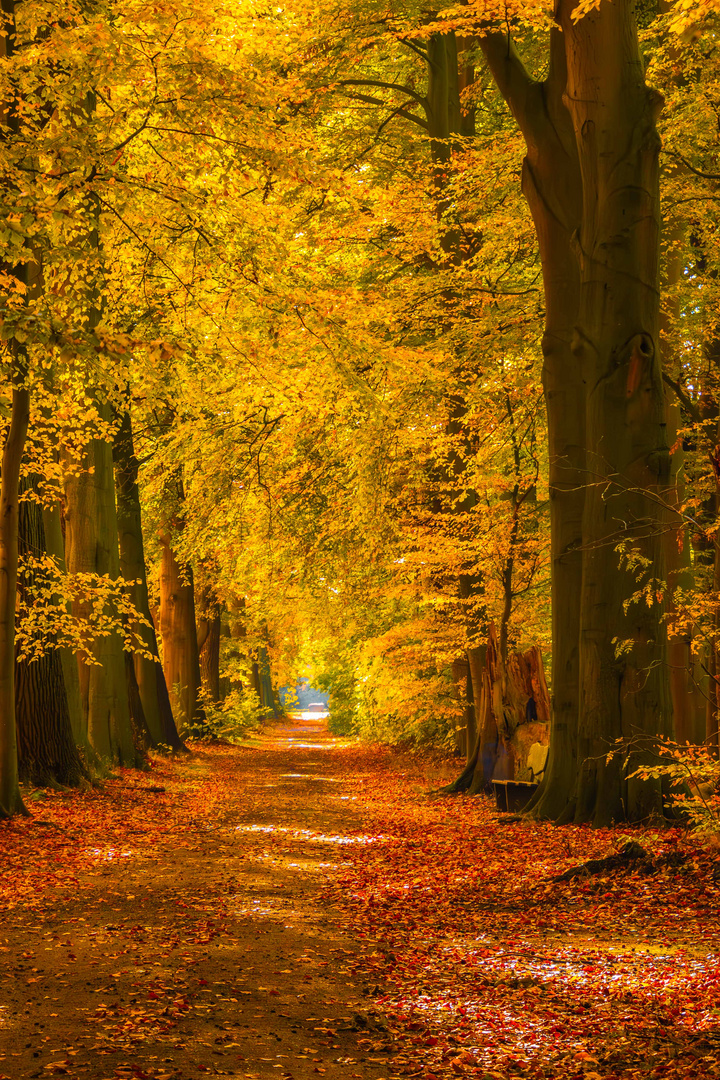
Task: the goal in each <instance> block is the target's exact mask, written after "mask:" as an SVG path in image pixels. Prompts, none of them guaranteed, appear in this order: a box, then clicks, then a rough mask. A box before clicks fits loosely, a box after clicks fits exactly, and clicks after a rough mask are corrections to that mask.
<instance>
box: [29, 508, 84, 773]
mask: <svg viewBox="0 0 720 1080" xmlns="http://www.w3.org/2000/svg"><path fill="white" fill-rule="evenodd" d="M42 519H43V528H44V531H45V545H46V550H47V553H48V555H51V556H52V557H53V560H54V561H55V563H56V564H57V566H58V567H59V568H60V570H61V572H62V573H66V572H67V567H66V564H65V540H64V539H63V534H62V520H61V512H60V503H59V502H57V503H55V505H54V506H43V508H42ZM69 608H70V605H68V610H69ZM57 652H58V654H59V657H60V664H61V667H62V672H63V682H64V684H65V696H66V698H67V704H68V714H69V717H70V727H71V729H72V734H73V742H74V743H75V745H76V746H79V747H80V748H81V750H82V753H83V755H84V756H85V757H86V758H90V759H92V758H93V757H94V751H93V749H92V747H91V746H90V743H89V741H88V737H87V729H86V727H85V723H84V721H83V715H82V701H81V698H80V675H79V673H78V664H77V658H76V656H75V654H74V653H73V652H71V650H70V649H68V648H66V647H63V648H60V649H58V650H57Z"/></svg>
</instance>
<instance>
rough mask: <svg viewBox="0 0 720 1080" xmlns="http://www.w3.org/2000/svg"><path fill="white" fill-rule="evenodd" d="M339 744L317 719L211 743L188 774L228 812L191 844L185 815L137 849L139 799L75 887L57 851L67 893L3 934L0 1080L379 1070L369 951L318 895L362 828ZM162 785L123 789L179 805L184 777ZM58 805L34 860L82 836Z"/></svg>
mask: <svg viewBox="0 0 720 1080" xmlns="http://www.w3.org/2000/svg"><path fill="white" fill-rule="evenodd" d="M337 745H338V744H337V742H336V741H335V740H333V739H331V738H330V737H329V736H328V735H327V733H324V732H323V731H322V729H321V727H320V725H319V724H318V723H317V722H316V723H314V724H311V725H305V726H304V727H293V728H286V729H283V728H277V729H275V730H274V732H273V738H272V739H266V740H265V741H264V743H263V744H261V747H260V748H258V749H250V750H244V751H238V750H232V749H231V750H229V751H227V752H226V753H225V754H223V753H222V751H218V750H216V751H215V752H213V753H212V754H210V755H208V754H203V753H202V751H200V753H198V754H197V755H195V756H194V757H193V758H192V759H190V760H189V761H188V762H187V763H183V765H182V766H181V771H182V773H183V775H184V776H185V777H187V776H188V775H189V776H190V778H191V779H192V778H193V777H194V778H195V780H196V783H197V784H198V787H199V789H200V792H201V793H202V791H203V788H204V787H208V786H209V788H210V792H212V794H210V793H208V796H207V797H208V798H209V799H212V797H213V795H214V796H215V801H214V803H213V805H214V808H215V814H214V815H212V814H211V815H208V817H206V818H205V819H203V818H201V817H197V818H195V819H194V820H193V819H190V820H187V821H186V822H185V823H184V824H185V828H186V830H187V835H186V836H183V831H182V827H183V822H182V821H180V822H179V823H178V820H177V815H178V809H180V810H182V807H180V808H178V806H177V805H176V806H174V807H173V808H172V819H173V823H174V829H175V833H176V835H177V841H178V844H179V845H183V846H174V845H173V844H172V843H167V842H165V841H164V840H163V837H162V834H160V836H159V838H158V843H157V852H156V855H154V854H153V853H151V852H148V851H147V850H140V851H136V850H134V849H133V832H132V825H133V820H132V806H131V805H128V806H127V807H126V809H127V812H128V826H129V831H126V830H123V829H120V830H119V831H118V834H117V835H116V837H115V838H114V842H113V838H112V837H111V842H110V843H109V844H108V843H107V842H106V844H105V847H104V848H97V849H95V851H94V854H95V865H94V866H92V867H90V868H87V869H83V868H82V866H81V867H80V872H79V873H78V874H77V876H76V878H75V883H76V884H75V885H74V887H71V889H70V890H68V889H67V888H65V887H63V873H62V856H61V855H59V859H60V865H57V866H56V867H55V870H56V873H57V875H58V880H57V890H58V891H57V893H56V895H53V891H55V890H52V891H46V893H45V895H41V897H40V898H39V901H38V902H36V903H34V905H33V906H31V907H30V908H29V909H28V908H27V907H26V906H25V902H24V901H29V902H32V901H33V899H34V898H33V897H31V896H27V895H26V896H25V897H23V896H21V897H20V898H19V901H20V902H19V903H18V906H16V907H14V908H13V909H12V910H11V911H9V912H8V913H7V914H6V915H5V917H4V918H3V920H2V925H1V926H0V949H2V952H0V961H1V962H2V968H3V979H2V982H1V983H0V1076H6V1077H10V1078H11V1080H19V1078H23V1080H24V1078H26V1077H27V1078H29V1077H33V1078H36V1077H41V1076H54V1075H58V1076H61V1075H64V1076H69V1077H75V1076H77V1077H84V1078H87V1080H95V1078H98V1080H105V1078H108V1080H109V1078H115V1077H128V1078H141V1080H145V1078H152V1080H170V1078H172V1080H191V1078H192V1080H196V1078H200V1077H204V1076H207V1075H208V1074H211V1075H219V1076H252V1077H261V1078H264V1077H281V1078H286V1077H293V1078H294V1080H304V1078H307V1077H312V1078H313V1080H317V1077H318V1075H319V1074H323V1073H325V1074H327V1075H328V1076H329V1077H330V1076H347V1077H359V1076H362V1077H370V1078H372V1077H375V1076H382V1075H383V1074H384V1073H385V1072H386V1069H385V1064H384V1063H385V1060H386V1058H385V1055H384V1054H383V1049H384V1048H385V1046H386V1043H387V1037H386V1032H385V1025H384V1022H383V1020H382V1018H381V1017H380V1016H379V1014H377V1013H376V1012H375V1011H374V1010H373V1009H372V1008H371V1007H368V1004H367V1002H366V1000H365V998H364V996H363V987H362V986H361V985H360V984H359V983H358V981H357V979H355V978H353V977H351V976H350V975H349V974H348V970H347V968H348V964H347V957H348V956H353V957H354V956H355V955H356V953H357V949H358V943H357V942H355V941H353V940H352V939H351V938H349V937H348V936H347V935H344V934H343V933H341V932H340V931H339V929H338V926H337V919H335V920H334V919H333V917H332V913H331V912H328V911H327V910H326V908H325V906H324V904H323V903H322V902H321V901H320V891H321V889H322V887H323V885H324V883H325V879H326V877H327V875H328V874H331V873H332V872H333V870H334V869H335V868H336V866H337V863H338V860H339V859H340V860H342V855H343V850H344V846H345V845H344V842H345V841H346V840H352V839H353V838H354V837H355V834H356V833H357V831H358V830H357V825H356V822H355V820H354V815H353V812H352V810H351V809H350V807H351V806H352V803H350V802H348V801H347V800H346V799H344V797H343V795H342V791H343V784H342V780H341V779H339V778H338V777H336V776H333V775H332V767H333V750H334V749H336V748H337ZM126 775H127V776H130V774H126ZM156 781H157V777H156V776H153V777H152V778H150V779H148V778H145V777H141V778H140V779H139V780H138V779H137V778H136V779H135V785H133V783H132V780H131V779H128V780H127V783H128V785H129V786H130V788H131V794H130V800H129V801H132V800H131V796H132V788H133V787H134V788H135V792H136V794H137V793H138V789H139V795H140V796H142V797H144V798H145V799H146V800H147V799H148V798H149V799H155V800H162V801H164V800H166V799H168V798H171V797H172V781H165V782H164V784H163V785H158V784H157V782H156ZM218 781H219V785H220V794H221V796H222V797H221V799H220V800H217V794H218V792H217V788H216V786H215V785H216V784H217V783H218ZM158 786H162V787H164V790H161V791H155V792H153V791H152V790H150V789H151V788H153V787H158ZM53 804H54V805H53V807H52V809H55V810H57V811H58V813H59V816H58V813H55V814H52V813H51V812H50V811H49V810H45V812H46V813H47V814H48V816H47V817H43V816H42V813H43V811H41V810H38V809H36V810H35V813H36V815H37V817H36V820H35V821H34V822H32V823H29V824H28V823H15V824H14V828H15V829H16V830H17V829H20V830H25V834H26V836H27V838H28V841H29V843H28V850H27V851H26V855H27V858H28V859H29V860H30V861H31V862H32V860H33V858H34V857H35V853H34V852H33V850H32V841H33V840H34V839H36V838H38V835H39V836H40V843H41V844H45V843H46V838H47V836H48V834H49V835H50V839H51V841H52V840H54V839H55V836H56V834H57V832H58V831H59V832H60V833H61V834H66V833H67V832H68V829H69V828H70V826H69V825H68V824H67V823H66V822H64V821H63V820H62V813H61V811H62V806H61V805H58V801H57V800H54V801H53ZM187 809H190V808H187ZM154 812H155V813H157V811H156V810H155V811H154ZM6 828H7V826H6ZM188 835H189V836H190V838H191V839H190V842H189V841H188V838H187V836H188ZM73 838H74V839H75V840H76V841H80V842H81V841H82V835H81V831H80V832H78V831H77V830H76V831H75V832H74V833H73ZM94 842H97V841H94ZM188 843H189V846H185V845H188ZM44 851H45V849H44V848H42V849H41V851H40V853H39V854H38V858H43V857H44V856H43V852H44ZM90 851H91V854H92V849H90ZM359 1038H364V1039H365V1040H366V1041H365V1044H364V1047H359V1046H358V1039H359Z"/></svg>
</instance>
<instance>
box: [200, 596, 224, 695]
mask: <svg viewBox="0 0 720 1080" xmlns="http://www.w3.org/2000/svg"><path fill="white" fill-rule="evenodd" d="M220 632H221V620H220V605H219V604H218V603H217V601H216V600H215V597H214V592H213V589H212V587H211V586H210V585H208V584H205V585H203V587H202V589H201V590H200V596H199V600H198V623H197V639H198V650H199V652H200V678H201V681H202V688H203V690H204V692H205V693H206V694H207V696H208V698H209V700H210V701H212V702H214V703H217V702H219V701H220Z"/></svg>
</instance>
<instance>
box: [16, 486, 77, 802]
mask: <svg viewBox="0 0 720 1080" xmlns="http://www.w3.org/2000/svg"><path fill="white" fill-rule="evenodd" d="M30 486H31V485H30V484H29V483H28V482H21V485H20V489H21V491H23V490H27V489H28V488H29V487H30ZM45 551H46V543H45V529H44V526H43V513H42V509H41V507H40V506H39V505H38V504H37V503H36V502H33V501H27V500H26V501H23V502H21V503H20V504H19V552H20V555H28V554H31V555H39V554H41V553H43V552H45ZM29 583H30V579H29V576H28V574H27V573H26V574H24V575H23V579H22V582H21V584H20V590H22V589H23V588H24V587H26V586H27V585H28V584H29ZM15 714H16V721H17V739H18V766H19V773H20V778H21V779H22V780H23V781H25V782H27V783H31V784H36V785H39V786H43V785H47V784H62V785H71V786H72V785H77V784H79V783H80V782H81V781H82V780H83V779H85V778H87V773H86V770H85V768H84V766H83V763H82V761H81V759H80V755H79V754H78V751H77V747H76V745H75V740H74V738H73V729H72V724H71V720H70V709H69V706H68V695H67V691H66V688H65V679H64V673H63V665H62V660H61V657H60V654H59V650H57V649H55V648H52V647H49V648H48V649H47V650H46V651H45V653H44V654H43V655H42V656H41V657H40V658H39V659H38V660H33V661H32V662H28V661H27V660H20V661H18V662H17V663H16V667H15Z"/></svg>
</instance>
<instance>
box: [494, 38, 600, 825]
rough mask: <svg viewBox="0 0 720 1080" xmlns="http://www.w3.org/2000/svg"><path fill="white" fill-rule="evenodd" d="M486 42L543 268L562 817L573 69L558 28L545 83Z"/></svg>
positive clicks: (505, 43) (572, 702)
mask: <svg viewBox="0 0 720 1080" xmlns="http://www.w3.org/2000/svg"><path fill="white" fill-rule="evenodd" d="M481 45H482V49H483V52H484V54H485V58H486V60H487V63H488V66H489V68H490V71H491V72H492V75H493V77H494V79H495V82H496V83H497V86H498V89H499V90H500V92H501V94H502V95H503V96H504V98H505V100H506V101H507V103H508V106H509V108H510V110H511V112H512V113H513V115H514V117H515V119H516V121H517V123H518V126H519V128H520V130H521V131H522V133H523V136H524V138H525V142H526V146H527V156H526V158H525V160H524V162H523V171H522V188H523V193H524V195H525V198H526V199H527V202H528V206H529V207H530V212H531V214H532V217H533V221H534V223H535V230H536V233H537V238H538V246H539V249H540V259H541V263H542V269H543V286H544V292H545V332H544V334H543V342H542V348H543V388H544V391H545V404H546V408H547V423H548V451H549V488H550V558H551V596H552V651H553V679H552V703H553V710H552V733H551V738H550V756H549V760H548V766H547V770H546V780H545V783H544V784H543V785H542V787H541V789H540V792H539V796H538V799H537V801H536V805H535V809H534V812H535V813H536V814H537V815H538V816H540V817H549V818H553V819H559V818H560V817H561V816H562V815H563V814H566V813H567V812H568V807H569V800H570V797H571V796H570V792H571V790H572V785H573V783H574V780H575V775H576V771H577V726H578V715H579V709H580V683H579V639H580V597H581V593H582V588H581V584H582V515H583V505H584V497H585V484H586V474H585V381H584V379H583V373H582V371H581V369H580V366H579V365H578V363H577V360H576V358H575V357H574V355H573V352H572V342H573V334H574V329H575V323H576V320H577V314H578V310H579V306H580V270H579V266H578V260H577V256H576V252H575V247H574V241H573V237H574V235H575V234H576V232H577V230H578V229H579V226H580V219H581V214H582V179H581V175H580V163H579V160H578V154H577V148H576V144H575V134H574V131H573V127H572V123H571V120H570V116H569V113H568V111H567V109H566V107H565V104H564V101H563V94H564V91H565V84H566V79H567V70H566V62H565V42H564V36H563V34H562V33H561V32H560V30H558V29H554V30H552V31H551V34H550V62H549V68H548V75H547V78H546V80H545V81H544V82H543V83H536V82H534V81H533V80H532V79H531V78H530V77H529V76H528V74H527V72H526V71H525V69H524V67H523V65H522V63H521V61H520V58H519V57H518V55H517V52H516V50H515V47H514V45H513V43H512V41H511V40H510V39H509V38H507V37H506V36H505V35H504V34H491V35H489V36H488V37H485V38H483V39H482V41H481Z"/></svg>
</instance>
